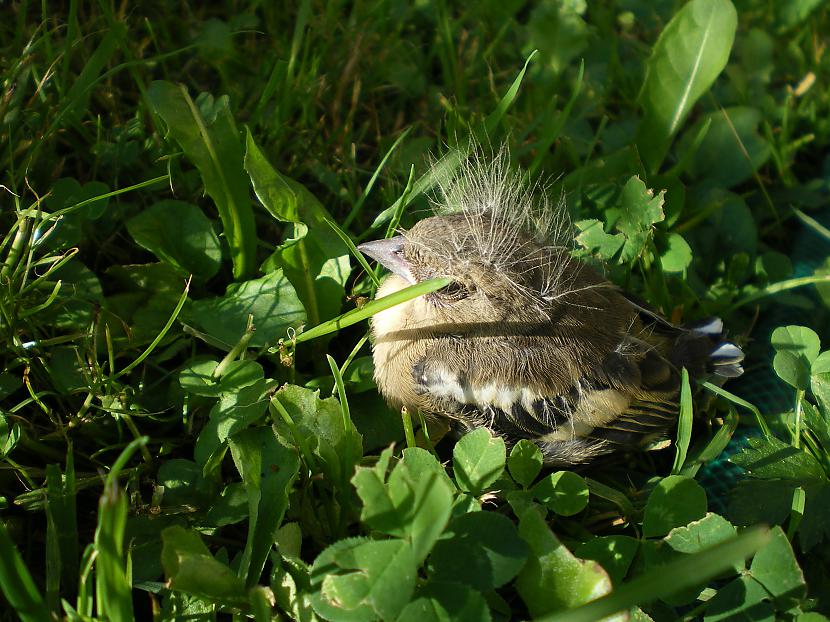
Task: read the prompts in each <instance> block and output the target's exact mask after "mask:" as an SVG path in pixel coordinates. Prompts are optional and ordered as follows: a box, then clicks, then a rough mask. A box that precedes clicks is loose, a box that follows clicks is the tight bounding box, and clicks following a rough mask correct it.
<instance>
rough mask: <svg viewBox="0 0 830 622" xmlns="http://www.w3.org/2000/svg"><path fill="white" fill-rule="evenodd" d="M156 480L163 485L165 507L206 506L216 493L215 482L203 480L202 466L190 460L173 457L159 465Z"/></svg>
mask: <svg viewBox="0 0 830 622" xmlns="http://www.w3.org/2000/svg"><path fill="white" fill-rule="evenodd" d="M156 481H157V483H158V484H159V486H164V497H162V503H163V505H164V506H165V507H169V508H172V507H177V506H192V507H194V508H200V507H204V506H207V505H208V504H209V503H210V502H211V501H212V499H213V497H214V495H215V494H216V489H215V484H214V483H213V482H210V481H207V480H205V478H204V477H203V476H202V468H201V467H200V466H199V465H198V464H196V463H195V462H193V461H191V460H185V459H184V458H173V459H172V460H167V461H165V462H164V463H162V465H161V466H160V467H159V470H158V474H157V475H156Z"/></svg>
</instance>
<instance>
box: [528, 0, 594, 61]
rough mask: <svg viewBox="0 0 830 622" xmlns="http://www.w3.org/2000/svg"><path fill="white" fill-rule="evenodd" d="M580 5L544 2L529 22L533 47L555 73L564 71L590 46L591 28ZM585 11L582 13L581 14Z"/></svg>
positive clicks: (536, 9)
mask: <svg viewBox="0 0 830 622" xmlns="http://www.w3.org/2000/svg"><path fill="white" fill-rule="evenodd" d="M585 8H586V5H585V3H580V2H540V3H538V4H537V5H536V6H535V7H534V8H533V10H532V12H531V13H530V18H529V20H528V28H529V32H528V35H529V38H530V44H531V45H532V46H533V47H535V48H538V49H539V54H540V56H541V57H542V60H543V61H544V62H545V63H546V64H547V65H548V66H549V67H550V68H551V70H552V71H553V72H554V73H559V72H561V71H563V70H564V69H565V68H567V67H568V65H569V64H570V63H571V61H573V59H575V58H579V56H580V54H582V52H583V51H584V50H585V48H586V47H587V46H588V42H589V28H588V24H586V23H585V20H584V19H583V17H582V15H583V14H584V13H585ZM580 9H581V10H580Z"/></svg>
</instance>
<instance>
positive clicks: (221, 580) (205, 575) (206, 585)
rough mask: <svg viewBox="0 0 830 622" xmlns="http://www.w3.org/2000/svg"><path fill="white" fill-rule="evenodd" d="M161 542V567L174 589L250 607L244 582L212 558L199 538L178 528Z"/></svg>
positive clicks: (168, 529)
mask: <svg viewBox="0 0 830 622" xmlns="http://www.w3.org/2000/svg"><path fill="white" fill-rule="evenodd" d="M161 538H162V541H163V543H164V544H163V547H162V551H161V564H162V566H163V567H164V574H165V576H166V577H167V581H168V585H169V587H170V589H172V590H179V591H182V592H186V593H188V594H193V595H196V596H202V597H205V598H208V599H210V600H216V601H219V602H222V603H226V604H231V605H233V604H235V605H245V604H247V603H248V598H247V595H246V593H245V585H244V583H243V582H242V579H240V578H239V577H237V576H236V574H235V573H234V572H233V571H232V570H231V569H230V568H228V567H227V566H226V565H225V564H223V563H221V562H219V561H217V560H216V559H215V558H214V557H213V555H211V554H210V551H209V550H208V548H207V547H206V546H205V544H204V542H202V539H201V538H200V537H199V534H197V533H196V532H194V531H190V530H187V529H185V528H184V527H181V526H179V525H174V526H172V527H168V528H167V529H165V530H164V531H162V532H161Z"/></svg>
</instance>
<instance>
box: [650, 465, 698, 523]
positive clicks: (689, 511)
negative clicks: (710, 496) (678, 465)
mask: <svg viewBox="0 0 830 622" xmlns="http://www.w3.org/2000/svg"><path fill="white" fill-rule="evenodd" d="M705 515H706V492H705V491H704V490H703V488H701V486H700V484H698V483H697V482H696V481H694V480H693V479H691V478H689V477H684V476H682V475H669V476H668V477H665V478H663V479H662V480H660V482H658V484H657V486H655V488H654V490H652V491H651V494H650V495H649V497H648V502H647V503H646V509H645V513H644V515H643V535H644V536H646V537H648V538H651V537H655V536H664V535H666V534H667V533H669V532H670V531H671V530H672V529H674V528H675V527H682V526H683V525H688V524H689V523H690V522H692V521H694V520H698V519H700V518H703V517H704V516H705Z"/></svg>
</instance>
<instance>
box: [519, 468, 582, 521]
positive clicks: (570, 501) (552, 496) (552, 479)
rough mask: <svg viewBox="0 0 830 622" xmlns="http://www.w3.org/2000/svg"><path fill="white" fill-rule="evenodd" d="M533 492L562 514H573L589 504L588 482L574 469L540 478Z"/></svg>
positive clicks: (540, 500) (549, 506)
mask: <svg viewBox="0 0 830 622" xmlns="http://www.w3.org/2000/svg"><path fill="white" fill-rule="evenodd" d="M531 492H532V493H533V496H534V497H536V499H538V500H539V502H540V503H543V504H545V505H546V506H547V507H548V508H550V509H551V510H553V511H554V512H556V513H557V514H559V515H560V516H573V515H574V514H578V513H579V512H581V511H582V510H584V509H585V506H587V505H588V484H586V483H585V480H584V479H583V478H582V477H581V476H579V475H577V474H576V473H574V472H573V471H557V472H555V473H551V474H550V475H548V476H547V477H544V478H542V479H541V480H539V482H537V483H536V485H535V486H533V488H532V489H531Z"/></svg>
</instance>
